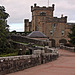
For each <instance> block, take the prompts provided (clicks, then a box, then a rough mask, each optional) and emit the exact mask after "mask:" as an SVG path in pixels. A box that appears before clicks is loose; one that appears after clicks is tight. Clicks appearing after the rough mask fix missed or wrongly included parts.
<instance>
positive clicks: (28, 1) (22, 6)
mask: <svg viewBox="0 0 75 75" xmlns="http://www.w3.org/2000/svg"><path fill="white" fill-rule="evenodd" d="M34 3H37V5H38V6H41V7H42V6H47V7H48V0H0V6H4V7H5V9H6V12H7V13H9V15H10V17H9V18H8V19H7V20H8V24H9V26H10V28H9V29H10V31H13V30H16V31H19V32H20V31H24V19H29V20H30V21H31V19H32V13H31V6H33V5H34ZM52 4H55V11H54V17H61V14H63V15H64V16H68V22H73V23H75V0H49V6H52Z"/></svg>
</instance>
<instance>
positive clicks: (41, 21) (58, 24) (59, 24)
mask: <svg viewBox="0 0 75 75" xmlns="http://www.w3.org/2000/svg"><path fill="white" fill-rule="evenodd" d="M54 7H55V5H54V4H52V6H51V7H45V6H43V7H39V6H37V4H34V6H31V12H32V21H31V22H29V19H25V20H24V31H40V32H42V33H44V34H45V35H46V36H47V37H49V40H50V41H52V46H53V47H54V46H59V44H60V43H67V42H68V40H69V38H68V36H67V35H68V33H69V32H70V28H71V27H72V25H74V24H73V23H67V16H63V15H61V17H60V18H58V17H54V16H53V11H54Z"/></svg>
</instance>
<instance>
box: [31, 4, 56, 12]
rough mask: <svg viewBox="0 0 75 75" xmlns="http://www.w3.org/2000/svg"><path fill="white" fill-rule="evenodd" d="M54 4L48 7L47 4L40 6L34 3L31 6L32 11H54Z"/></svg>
mask: <svg viewBox="0 0 75 75" xmlns="http://www.w3.org/2000/svg"><path fill="white" fill-rule="evenodd" d="M54 6H55V5H54V4H52V7H46V6H43V7H40V6H37V4H34V6H31V12H32V11H34V10H52V11H54Z"/></svg>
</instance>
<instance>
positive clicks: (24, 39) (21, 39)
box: [11, 35, 51, 47]
mask: <svg viewBox="0 0 75 75" xmlns="http://www.w3.org/2000/svg"><path fill="white" fill-rule="evenodd" d="M11 39H12V40H13V41H17V42H23V43H34V44H36V45H40V46H49V47H51V41H43V40H35V39H31V38H27V37H26V36H16V35H13V36H11Z"/></svg>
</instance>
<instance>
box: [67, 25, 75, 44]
mask: <svg viewBox="0 0 75 75" xmlns="http://www.w3.org/2000/svg"><path fill="white" fill-rule="evenodd" d="M68 37H69V38H70V40H69V42H70V43H71V44H73V45H75V25H73V27H72V28H71V33H69V35H68Z"/></svg>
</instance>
